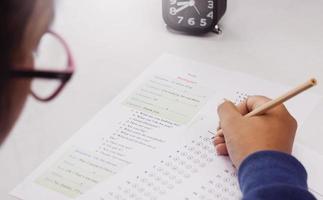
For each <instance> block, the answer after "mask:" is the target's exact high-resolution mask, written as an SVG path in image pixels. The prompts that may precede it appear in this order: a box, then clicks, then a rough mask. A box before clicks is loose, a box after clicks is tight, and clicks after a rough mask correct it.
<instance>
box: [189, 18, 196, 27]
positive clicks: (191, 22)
mask: <svg viewBox="0 0 323 200" xmlns="http://www.w3.org/2000/svg"><path fill="white" fill-rule="evenodd" d="M187 23H188V24H189V25H191V26H194V25H195V18H193V17H192V18H189V19H188V20H187Z"/></svg>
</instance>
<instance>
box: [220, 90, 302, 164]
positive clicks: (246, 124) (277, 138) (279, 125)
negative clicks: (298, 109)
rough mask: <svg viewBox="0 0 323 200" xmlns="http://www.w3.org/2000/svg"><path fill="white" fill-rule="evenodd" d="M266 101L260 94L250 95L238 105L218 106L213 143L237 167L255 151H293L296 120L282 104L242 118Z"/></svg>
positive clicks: (227, 102) (226, 102) (226, 103)
mask: <svg viewBox="0 0 323 200" xmlns="http://www.w3.org/2000/svg"><path fill="white" fill-rule="evenodd" d="M268 101H270V99H268V98H266V97H263V96H252V97H249V98H248V99H247V100H246V101H244V102H242V103H240V104H239V105H237V106H236V105H234V104H233V103H232V102H230V101H225V102H224V103H222V104H221V105H220V106H219V107H218V115H219V119H220V127H221V131H218V134H217V135H216V136H215V139H214V145H215V148H216V151H217V153H218V154H219V155H229V156H230V158H231V160H232V162H233V164H234V165H235V166H236V167H237V168H239V166H240V164H241V163H242V161H243V160H244V159H245V158H247V157H248V156H249V155H251V154H253V153H255V152H258V151H264V150H271V151H279V152H284V153H287V154H291V152H292V148H293V143H294V138H295V134H296V130H297V122H296V120H295V119H294V118H293V116H292V115H291V114H290V113H289V112H288V110H287V109H286V107H285V106H284V105H279V106H277V107H275V108H273V109H271V110H269V111H267V112H266V113H265V114H263V115H260V116H254V117H248V118H247V117H243V116H244V115H245V114H247V113H249V112H251V111H252V110H254V109H255V108H256V107H258V106H260V105H262V104H264V103H266V102H268Z"/></svg>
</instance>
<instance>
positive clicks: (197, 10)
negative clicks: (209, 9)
mask: <svg viewBox="0 0 323 200" xmlns="http://www.w3.org/2000/svg"><path fill="white" fill-rule="evenodd" d="M193 7H194V8H195V10H196V12H197V13H198V14H199V15H201V13H200V11H199V9H197V7H196V5H194V6H193Z"/></svg>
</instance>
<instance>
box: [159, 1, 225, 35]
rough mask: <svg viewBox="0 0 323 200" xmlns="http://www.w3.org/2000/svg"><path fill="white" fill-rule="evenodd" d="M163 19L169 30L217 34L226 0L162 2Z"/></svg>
mask: <svg viewBox="0 0 323 200" xmlns="http://www.w3.org/2000/svg"><path fill="white" fill-rule="evenodd" d="M162 1H163V18H164V21H165V23H166V24H167V26H168V27H170V28H171V29H174V30H176V31H181V32H185V33H190V34H204V33H207V32H210V31H215V32H219V31H220V30H219V29H218V22H219V21H220V19H221V17H222V16H223V15H224V13H225V11H226V8H227V0H162Z"/></svg>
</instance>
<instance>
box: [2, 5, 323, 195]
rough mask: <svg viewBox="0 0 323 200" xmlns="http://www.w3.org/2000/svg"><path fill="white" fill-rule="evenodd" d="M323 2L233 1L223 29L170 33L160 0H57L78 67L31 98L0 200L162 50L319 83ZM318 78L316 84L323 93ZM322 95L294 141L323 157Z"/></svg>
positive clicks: (10, 145)
mask: <svg viewBox="0 0 323 200" xmlns="http://www.w3.org/2000/svg"><path fill="white" fill-rule="evenodd" d="M322 8H323V1H322V0H308V1H305V0H302V1H301V0H271V1H268V0H266V1H265V0H243V1H241V0H229V2H228V10H227V13H226V15H225V17H224V19H223V20H222V25H223V26H222V27H223V32H224V34H223V35H222V36H220V37H219V36H216V35H213V34H210V35H208V36H206V37H192V36H183V35H176V34H172V33H169V32H168V31H167V30H166V29H165V26H164V22H163V21H162V17H161V0H139V1H134V0H123V1H119V0H115V1H112V0H91V1H89V0H87V1H86V0H68V1H58V11H57V17H56V22H55V30H57V31H58V32H60V33H62V35H63V36H64V37H65V38H66V39H67V41H68V42H69V44H70V45H71V47H72V50H73V52H74V55H75V58H76V61H77V66H78V70H77V73H76V74H75V76H74V78H73V80H72V82H71V83H70V85H69V86H68V87H67V88H66V89H65V90H64V92H63V94H62V95H61V96H60V97H59V98H57V99H56V100H55V101H54V102H51V103H50V104H39V103H37V102H35V100H33V99H30V100H29V101H28V103H27V106H26V109H25V111H24V113H23V115H22V117H21V118H20V120H19V122H18V124H17V126H16V128H15V130H14V131H13V132H12V134H11V135H10V137H9V138H8V139H7V141H6V143H5V144H4V145H3V146H2V147H1V150H0V163H1V164H0V177H1V181H0V199H1V200H10V199H14V198H13V197H10V196H9V195H7V193H8V191H9V190H11V189H12V188H13V187H14V186H16V185H17V184H18V183H19V182H20V181H22V180H23V178H24V177H25V176H27V175H28V174H29V173H30V172H31V171H32V170H33V169H35V168H36V167H37V166H38V165H39V164H40V163H41V162H42V161H43V160H44V159H45V158H46V157H47V156H49V155H50V154H51V153H52V152H53V151H54V150H55V149H56V148H58V147H59V145H61V144H62V143H63V142H64V141H65V140H66V139H68V138H69V137H70V136H71V135H72V134H73V133H74V132H76V131H77V130H78V129H79V128H80V127H82V126H83V125H84V123H86V122H87V121H88V120H89V119H91V118H92V116H93V115H94V114H95V113H96V112H97V111H99V110H100V109H101V108H102V107H103V106H104V105H106V104H107V103H108V102H109V101H110V100H111V99H112V98H113V97H114V96H115V95H117V94H118V92H119V91H120V90H122V89H123V88H124V87H125V86H126V85H127V84H128V83H130V82H131V80H133V79H134V78H135V77H136V76H137V75H138V74H139V73H140V72H142V71H143V70H144V69H145V67H147V66H148V65H149V64H150V63H152V62H153V61H154V60H155V59H156V58H157V57H158V56H160V55H161V54H162V53H164V52H169V53H173V54H176V55H179V56H183V57H188V58H192V59H194V60H198V61H202V62H205V63H211V64H213V65H217V66H220V67H223V68H227V69H232V70H238V71H242V72H246V73H249V74H253V75H255V76H258V77H262V78H264V79H267V80H272V81H276V82H281V83H283V84H289V85H296V84H298V83H300V82H302V81H304V80H305V79H307V78H308V77H310V76H313V75H315V76H316V77H317V78H318V80H319V81H320V82H321V83H322V84H323V68H322V67H323V26H322V25H323V12H322ZM322 84H321V85H320V86H319V87H317V88H315V89H314V90H313V91H315V92H317V93H322V94H323V86H322ZM300 106H306V105H300ZM320 113H323V102H322V103H321V105H320V106H318V108H317V109H316V110H315V112H314V113H313V114H312V115H311V117H310V118H309V119H308V121H307V122H306V123H305V126H304V127H303V128H302V130H301V132H302V134H300V135H298V140H299V141H301V142H303V143H305V144H306V145H308V146H310V147H311V148H313V149H314V150H316V151H318V152H319V153H321V154H323V146H322V145H321V144H322V142H323V125H322V123H320V122H321V119H322V117H321V115H320Z"/></svg>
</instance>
